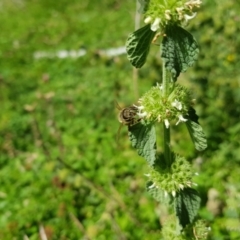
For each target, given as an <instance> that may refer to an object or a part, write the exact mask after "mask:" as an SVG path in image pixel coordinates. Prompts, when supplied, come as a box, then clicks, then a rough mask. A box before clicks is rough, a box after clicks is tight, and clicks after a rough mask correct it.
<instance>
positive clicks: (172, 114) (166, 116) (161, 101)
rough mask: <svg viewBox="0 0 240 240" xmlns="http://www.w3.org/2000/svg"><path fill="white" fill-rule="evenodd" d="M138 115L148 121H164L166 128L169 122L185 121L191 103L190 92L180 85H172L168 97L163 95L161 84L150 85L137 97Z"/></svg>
mask: <svg viewBox="0 0 240 240" xmlns="http://www.w3.org/2000/svg"><path fill="white" fill-rule="evenodd" d="M138 102H139V106H137V108H138V116H139V117H140V118H142V119H145V120H147V121H149V122H155V121H157V122H164V123H165V126H166V127H167V128H168V127H169V125H170V122H171V121H173V122H175V124H176V125H178V124H179V123H180V122H186V121H187V118H185V117H186V116H187V115H188V110H189V108H190V106H191V105H193V100H192V99H191V94H190V92H189V91H188V90H187V89H186V88H184V87H183V86H180V85H175V86H172V92H171V93H170V94H169V96H168V97H165V96H164V95H163V91H162V85H157V86H155V87H152V88H151V89H150V90H149V91H148V92H146V93H145V94H144V96H143V97H142V98H140V99H139V101H138Z"/></svg>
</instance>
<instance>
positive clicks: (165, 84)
mask: <svg viewBox="0 0 240 240" xmlns="http://www.w3.org/2000/svg"><path fill="white" fill-rule="evenodd" d="M162 60H163V63H162V88H163V89H162V90H163V96H164V97H165V98H167V97H168V95H169V85H170V81H171V76H170V75H169V74H168V73H167V70H166V68H165V62H164V59H162ZM170 142H171V136H170V126H168V127H166V125H165V123H163V149H164V157H165V161H166V163H167V165H168V166H169V167H170V166H171V163H172V155H171V149H170Z"/></svg>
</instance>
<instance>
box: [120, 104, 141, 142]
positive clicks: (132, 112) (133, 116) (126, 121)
mask: <svg viewBox="0 0 240 240" xmlns="http://www.w3.org/2000/svg"><path fill="white" fill-rule="evenodd" d="M117 108H118V109H119V110H120V111H119V114H118V121H119V122H120V123H121V125H120V126H119V129H118V133H117V139H118V136H119V134H120V131H121V129H122V126H123V125H125V126H128V127H131V126H133V125H135V124H137V123H138V122H139V121H141V118H139V117H138V115H137V112H138V108H137V106H134V105H133V106H130V107H125V108H121V107H120V106H119V105H118V104H117Z"/></svg>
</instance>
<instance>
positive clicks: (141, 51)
mask: <svg viewBox="0 0 240 240" xmlns="http://www.w3.org/2000/svg"><path fill="white" fill-rule="evenodd" d="M155 34H156V33H155V32H153V31H152V30H151V29H150V24H148V25H146V26H144V27H142V28H140V29H138V30H137V31H135V32H133V33H131V34H130V35H129V36H128V39H127V42H126V50H127V57H128V60H129V61H130V63H131V64H132V65H133V66H134V67H136V68H141V67H142V66H143V64H144V63H145V62H146V59H147V55H148V53H149V49H150V44H151V42H152V40H153V38H154V36H155Z"/></svg>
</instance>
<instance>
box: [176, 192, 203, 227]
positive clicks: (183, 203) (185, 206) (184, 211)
mask: <svg viewBox="0 0 240 240" xmlns="http://www.w3.org/2000/svg"><path fill="white" fill-rule="evenodd" d="M200 201H201V199H200V197H199V195H198V193H197V191H196V190H195V189H192V188H185V189H183V190H182V191H180V192H178V193H177V195H176V199H175V210H176V215H177V217H178V219H179V222H180V224H181V225H182V226H183V227H185V226H186V225H187V224H189V223H192V222H193V220H194V218H195V217H196V215H197V212H198V209H199V207H200Z"/></svg>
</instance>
